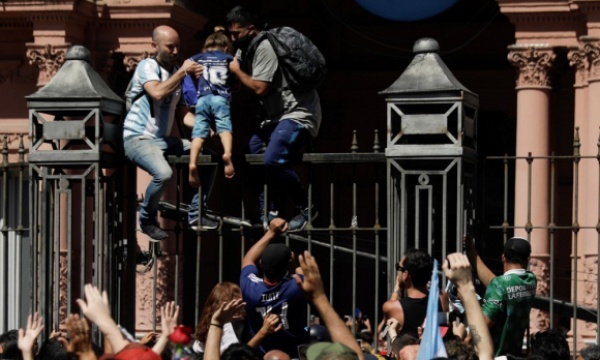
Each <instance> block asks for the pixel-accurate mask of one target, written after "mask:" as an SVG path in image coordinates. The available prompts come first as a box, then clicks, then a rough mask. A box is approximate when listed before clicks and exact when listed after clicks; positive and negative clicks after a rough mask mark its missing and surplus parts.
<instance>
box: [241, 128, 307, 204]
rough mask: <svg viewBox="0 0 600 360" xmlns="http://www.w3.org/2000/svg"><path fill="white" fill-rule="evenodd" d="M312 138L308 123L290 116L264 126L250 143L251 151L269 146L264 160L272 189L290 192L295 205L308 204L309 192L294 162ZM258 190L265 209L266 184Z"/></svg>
mask: <svg viewBox="0 0 600 360" xmlns="http://www.w3.org/2000/svg"><path fill="white" fill-rule="evenodd" d="M309 139H310V133H309V132H308V130H306V128H305V127H304V125H302V124H300V123H297V122H295V121H293V120H287V119H286V120H281V121H279V122H277V123H276V124H270V125H266V126H264V127H262V128H261V129H260V130H259V131H258V132H257V133H256V134H254V135H253V136H252V138H251V139H250V144H249V145H250V153H251V154H260V153H262V152H263V151H262V148H263V142H264V143H265V144H266V145H267V148H266V150H265V152H264V163H265V169H266V171H267V179H268V185H269V189H270V190H269V192H270V193H271V190H274V191H275V192H277V191H278V190H280V189H285V191H286V193H288V194H289V195H290V196H291V198H292V201H293V202H294V205H296V207H298V208H302V209H304V208H306V207H307V206H308V195H307V194H306V191H304V188H303V187H302V183H301V182H300V178H299V177H298V174H296V172H295V171H294V170H293V169H292V168H291V164H292V163H293V162H297V161H300V160H301V159H302V152H303V150H304V148H305V146H306V144H307V143H308V141H309ZM255 189H256V191H257V192H258V201H259V204H260V207H261V209H264V206H265V204H264V193H263V191H262V187H260V188H259V187H258V186H256V187H255ZM270 202H271V201H270ZM268 210H275V209H268Z"/></svg>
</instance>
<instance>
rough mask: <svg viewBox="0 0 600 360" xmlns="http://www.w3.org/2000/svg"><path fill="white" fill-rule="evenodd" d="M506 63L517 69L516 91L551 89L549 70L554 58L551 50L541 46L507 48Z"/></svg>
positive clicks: (554, 55)
mask: <svg viewBox="0 0 600 360" xmlns="http://www.w3.org/2000/svg"><path fill="white" fill-rule="evenodd" d="M509 50H510V52H509V53H508V61H509V62H510V63H511V64H512V65H513V66H515V67H517V68H518V69H519V75H518V79H517V84H516V89H523V88H547V89H549V88H550V87H551V82H550V76H549V74H550V69H551V67H552V63H553V61H554V59H555V58H556V54H555V53H554V51H553V50H552V48H550V47H548V46H545V45H542V46H539V47H538V46H537V45H529V46H515V45H513V46H509Z"/></svg>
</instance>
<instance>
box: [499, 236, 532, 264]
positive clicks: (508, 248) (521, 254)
mask: <svg viewBox="0 0 600 360" xmlns="http://www.w3.org/2000/svg"><path fill="white" fill-rule="evenodd" d="M529 255H531V244H530V243H529V241H527V240H525V239H523V238H522V237H512V238H510V239H508V240H507V241H506V244H504V257H505V258H506V260H508V262H510V263H513V264H515V263H518V264H523V263H526V262H527V258H529Z"/></svg>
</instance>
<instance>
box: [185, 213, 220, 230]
mask: <svg viewBox="0 0 600 360" xmlns="http://www.w3.org/2000/svg"><path fill="white" fill-rule="evenodd" d="M188 223H189V225H190V228H191V229H192V230H194V231H198V217H194V218H189V219H188ZM201 225H202V226H201V228H200V229H201V230H214V229H216V228H218V227H219V222H218V221H216V220H213V219H211V218H209V217H207V216H206V215H202V219H201Z"/></svg>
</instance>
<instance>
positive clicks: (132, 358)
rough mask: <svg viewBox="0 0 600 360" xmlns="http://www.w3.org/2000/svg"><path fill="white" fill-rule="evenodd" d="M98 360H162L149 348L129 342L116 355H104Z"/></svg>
mask: <svg viewBox="0 0 600 360" xmlns="http://www.w3.org/2000/svg"><path fill="white" fill-rule="evenodd" d="M100 360H162V358H161V357H160V355H158V354H157V353H155V352H154V351H152V349H151V348H149V347H147V346H144V345H142V344H138V343H133V342H130V343H129V344H128V345H127V346H125V347H124V348H123V349H122V350H121V351H119V352H118V353H116V354H104V355H103V356H102V357H101V358H100Z"/></svg>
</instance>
